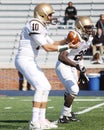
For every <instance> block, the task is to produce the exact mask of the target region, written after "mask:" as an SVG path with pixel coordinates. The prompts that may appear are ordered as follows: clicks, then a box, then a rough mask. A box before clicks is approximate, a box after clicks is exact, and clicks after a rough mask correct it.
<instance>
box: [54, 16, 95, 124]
mask: <svg viewBox="0 0 104 130" xmlns="http://www.w3.org/2000/svg"><path fill="white" fill-rule="evenodd" d="M75 27H76V30H75V32H76V33H77V34H78V36H79V38H80V43H79V47H78V48H76V49H69V50H66V51H63V52H61V53H60V54H59V57H58V61H57V63H56V74H57V76H58V78H59V80H60V81H61V82H62V84H63V85H64V87H65V94H64V105H63V108H62V112H61V115H60V118H59V120H58V122H59V123H69V122H70V121H80V120H79V119H78V118H77V117H76V116H75V114H74V113H73V112H72V103H73V101H74V98H75V96H77V95H78V92H79V86H78V72H77V71H80V72H81V73H83V76H86V75H84V73H85V71H86V68H85V67H84V66H83V65H82V64H80V61H81V59H82V56H83V54H85V53H86V50H87V49H88V48H89V46H90V45H91V44H92V39H93V36H92V32H93V24H92V21H91V19H90V18H89V17H86V16H81V17H79V18H78V19H77V21H76V22H75ZM84 78H87V77H84Z"/></svg>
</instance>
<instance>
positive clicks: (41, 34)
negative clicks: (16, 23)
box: [17, 18, 53, 58]
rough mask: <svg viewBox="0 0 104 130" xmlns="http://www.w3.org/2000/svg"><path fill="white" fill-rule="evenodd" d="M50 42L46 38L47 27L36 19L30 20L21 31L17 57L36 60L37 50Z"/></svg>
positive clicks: (50, 40) (49, 39)
mask: <svg viewBox="0 0 104 130" xmlns="http://www.w3.org/2000/svg"><path fill="white" fill-rule="evenodd" d="M52 42H53V40H52V39H51V38H50V37H49V36H48V31H47V27H46V26H44V25H43V24H42V23H41V22H40V21H39V20H38V19H36V18H34V19H30V20H29V21H27V22H26V24H25V26H24V27H23V29H22V32H21V35H20V42H19V49H18V54H17V57H18V58H19V57H21V56H22V57H23V56H26V57H31V58H36V57H37V55H38V52H39V48H40V47H41V46H42V45H44V44H47V43H52Z"/></svg>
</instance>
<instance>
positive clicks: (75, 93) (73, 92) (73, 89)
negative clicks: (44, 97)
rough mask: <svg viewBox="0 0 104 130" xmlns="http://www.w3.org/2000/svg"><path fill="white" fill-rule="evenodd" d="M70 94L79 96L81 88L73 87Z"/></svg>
mask: <svg viewBox="0 0 104 130" xmlns="http://www.w3.org/2000/svg"><path fill="white" fill-rule="evenodd" d="M69 93H70V94H71V95H76V96H77V95H78V93H79V87H78V86H73V87H71V89H70V90H69Z"/></svg>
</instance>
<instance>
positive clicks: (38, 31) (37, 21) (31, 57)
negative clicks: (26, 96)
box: [15, 3, 78, 130]
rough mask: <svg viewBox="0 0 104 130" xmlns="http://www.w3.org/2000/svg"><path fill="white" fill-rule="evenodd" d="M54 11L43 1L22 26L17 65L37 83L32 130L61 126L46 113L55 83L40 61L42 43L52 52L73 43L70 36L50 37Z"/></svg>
mask: <svg viewBox="0 0 104 130" xmlns="http://www.w3.org/2000/svg"><path fill="white" fill-rule="evenodd" d="M53 13H54V9H53V8H52V6H51V5H50V4H47V3H40V4H38V5H37V6H36V7H35V8H34V18H33V19H30V20H29V21H27V22H26V24H25V25H24V27H23V29H22V32H21V35H20V42H19V48H18V53H17V55H16V58H15V65H16V68H17V69H18V70H19V72H21V73H22V74H23V76H24V77H25V78H26V80H27V81H28V82H29V83H30V84H31V85H32V86H33V87H35V94H34V98H33V109H32V119H31V122H30V125H29V126H30V129H31V130H33V129H50V128H57V125H55V124H53V123H52V122H49V121H48V120H46V117H45V113H46V105H47V101H48V95H49V91H50V89H51V85H50V83H49V81H48V80H47V78H46V76H45V75H44V73H43V71H42V69H41V68H40V67H39V66H38V64H37V61H36V57H37V56H38V52H39V49H40V47H42V48H43V49H44V50H45V51H51V52H54V51H59V52H60V51H63V50H67V49H68V48H70V47H73V45H71V44H70V43H68V39H64V40H60V41H53V40H52V39H51V38H50V37H49V35H48V31H47V24H51V23H52V20H53V17H52V14H53ZM77 46H78V45H77ZM77 46H76V47H77Z"/></svg>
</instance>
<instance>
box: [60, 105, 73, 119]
mask: <svg viewBox="0 0 104 130" xmlns="http://www.w3.org/2000/svg"><path fill="white" fill-rule="evenodd" d="M71 109H72V107H66V106H63V109H62V112H61V116H60V118H62V117H63V116H69V117H71V113H70V112H71Z"/></svg>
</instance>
